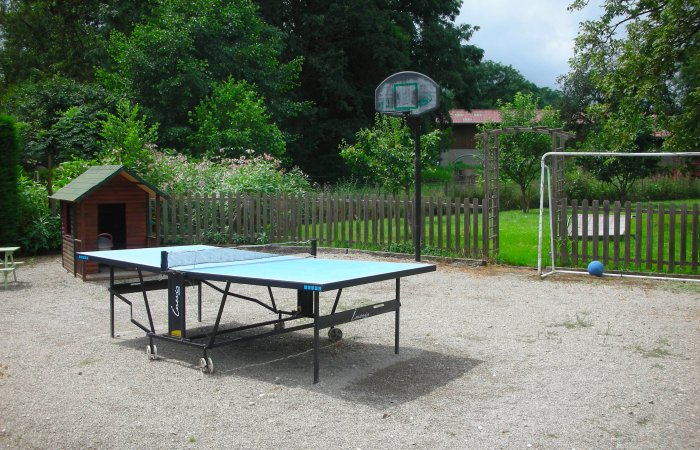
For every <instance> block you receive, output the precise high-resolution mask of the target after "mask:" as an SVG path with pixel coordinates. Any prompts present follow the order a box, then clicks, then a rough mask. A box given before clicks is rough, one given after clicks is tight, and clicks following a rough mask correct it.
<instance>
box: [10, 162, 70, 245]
mask: <svg viewBox="0 0 700 450" xmlns="http://www.w3.org/2000/svg"><path fill="white" fill-rule="evenodd" d="M17 186H18V190H19V194H20V202H19V209H18V211H19V214H18V218H19V220H18V226H19V229H20V230H22V232H21V233H20V235H19V237H18V243H19V245H20V247H22V251H23V252H27V253H30V254H36V253H41V252H45V251H49V250H55V249H58V248H60V247H61V218H60V217H59V216H58V215H56V214H53V213H52V212H51V210H50V209H49V203H48V193H47V191H46V186H44V185H43V184H41V183H37V182H35V181H33V180H31V179H30V178H27V177H26V176H24V175H20V178H19V180H18V183H17Z"/></svg>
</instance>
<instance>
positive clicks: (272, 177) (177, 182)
mask: <svg viewBox="0 0 700 450" xmlns="http://www.w3.org/2000/svg"><path fill="white" fill-rule="evenodd" d="M143 176H144V178H146V179H148V180H149V181H150V182H152V183H153V184H155V185H156V186H158V187H160V188H161V189H163V190H164V191H167V192H175V193H193V194H194V193H197V192H199V193H202V194H203V193H210V192H232V193H238V192H260V193H270V194H271V193H278V192H286V193H299V192H306V191H310V190H311V189H312V185H311V182H310V181H309V179H308V177H307V176H306V175H305V174H304V173H303V172H301V170H299V169H297V168H294V169H292V170H290V171H284V170H283V169H282V166H281V163H280V161H279V160H277V159H275V158H273V157H272V156H269V155H263V156H256V157H254V158H247V157H245V156H242V157H241V158H237V159H232V158H225V159H221V160H219V161H214V160H212V159H209V158H202V159H201V160H190V159H189V158H187V156H185V155H181V154H175V153H169V152H157V151H156V152H155V157H154V164H153V167H152V169H151V171H150V172H149V173H147V174H143Z"/></svg>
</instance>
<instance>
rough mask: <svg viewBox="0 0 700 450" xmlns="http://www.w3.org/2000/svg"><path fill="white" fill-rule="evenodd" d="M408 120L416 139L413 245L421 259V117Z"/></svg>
mask: <svg viewBox="0 0 700 450" xmlns="http://www.w3.org/2000/svg"><path fill="white" fill-rule="evenodd" d="M406 121H407V122H408V125H409V127H411V128H412V129H413V140H414V148H415V155H414V164H415V171H416V178H415V192H414V199H413V245H414V246H415V249H416V261H418V262H419V261H420V250H421V249H420V245H421V230H422V222H423V214H422V213H423V208H421V203H422V201H423V199H422V198H421V181H422V180H421V173H420V172H421V161H420V131H421V130H420V119H419V118H418V117H417V116H413V115H409V114H407V115H406Z"/></svg>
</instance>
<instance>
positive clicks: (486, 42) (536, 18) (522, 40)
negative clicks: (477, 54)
mask: <svg viewBox="0 0 700 450" xmlns="http://www.w3.org/2000/svg"><path fill="white" fill-rule="evenodd" d="M601 2H602V1H601V0H591V2H590V3H591V4H590V5H589V6H587V7H586V8H585V9H584V10H583V11H575V12H569V11H567V10H566V7H567V6H568V5H569V3H570V1H569V0H526V1H523V0H463V3H462V9H461V13H460V15H459V17H457V20H456V23H458V24H464V23H467V24H470V25H476V26H479V27H480V29H479V31H477V32H476V33H474V36H473V37H472V39H471V40H470V41H469V43H470V44H473V45H476V46H477V47H480V48H482V49H484V59H490V60H492V61H496V62H499V63H501V64H505V65H511V66H513V67H514V68H515V69H516V70H518V71H519V72H520V73H521V74H522V75H523V76H524V77H525V78H526V79H527V80H529V81H531V82H533V83H535V84H536V85H537V86H540V87H550V88H552V89H557V88H558V87H557V84H556V78H557V77H558V76H560V75H564V74H565V73H567V72H568V71H569V62H568V61H569V59H570V58H571V57H572V56H573V55H574V38H575V37H576V35H577V34H578V29H579V23H580V22H581V21H583V20H587V19H597V18H598V17H599V16H600V14H601V11H602V10H601V9H600V7H599V6H598V5H599V4H600V3H601Z"/></svg>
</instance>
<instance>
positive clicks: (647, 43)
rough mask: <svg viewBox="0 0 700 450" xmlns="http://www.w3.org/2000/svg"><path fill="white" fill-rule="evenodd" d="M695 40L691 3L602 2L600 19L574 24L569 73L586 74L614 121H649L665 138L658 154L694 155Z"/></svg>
mask: <svg viewBox="0 0 700 450" xmlns="http://www.w3.org/2000/svg"><path fill="white" fill-rule="evenodd" d="M587 3H588V0H575V1H573V2H572V4H571V5H570V7H569V9H572V10H576V9H582V8H583V7H585V6H586V4H587ZM699 35H700V3H698V2H697V1H687V0H632V1H629V0H606V1H605V2H604V4H603V15H602V16H601V18H600V19H598V20H592V21H586V22H583V23H582V24H581V31H580V32H579V36H578V37H577V38H576V47H575V56H574V59H573V60H572V66H573V69H572V71H574V72H580V73H588V74H589V75H590V79H591V81H592V83H593V85H594V86H595V89H596V90H598V91H599V92H600V96H601V101H600V102H601V103H602V104H605V105H606V106H605V107H604V108H605V109H606V110H607V111H609V112H610V113H618V114H619V117H620V118H622V117H626V118H630V117H631V116H632V115H633V114H634V113H636V114H641V115H647V116H653V117H654V118H655V120H656V123H657V125H656V130H659V129H662V130H665V131H668V132H669V133H670V137H669V138H668V139H666V140H665V141H664V143H663V147H664V148H665V149H667V150H673V151H691V150H696V149H697V148H699V147H700V108H698V107H697V105H698V104H700V39H698V36H699ZM607 117H608V116H602V117H601V120H603V121H605V120H607ZM613 120H615V119H613ZM634 123H639V120H635V121H634ZM614 128H616V127H615V126H610V127H607V129H614ZM602 129H603V130H604V129H606V127H605V126H604V125H603V127H602Z"/></svg>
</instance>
